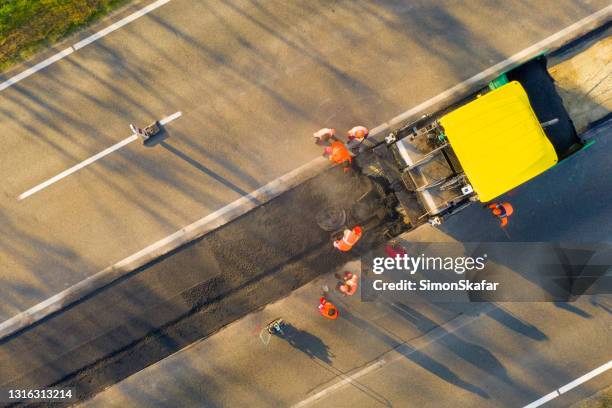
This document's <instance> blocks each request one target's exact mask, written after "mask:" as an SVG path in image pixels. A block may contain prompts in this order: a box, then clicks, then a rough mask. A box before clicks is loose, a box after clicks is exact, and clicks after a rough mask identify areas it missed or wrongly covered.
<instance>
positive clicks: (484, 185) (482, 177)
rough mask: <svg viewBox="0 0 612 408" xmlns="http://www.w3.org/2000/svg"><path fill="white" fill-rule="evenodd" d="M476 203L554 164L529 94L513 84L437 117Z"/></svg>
mask: <svg viewBox="0 0 612 408" xmlns="http://www.w3.org/2000/svg"><path fill="white" fill-rule="evenodd" d="M440 124H441V125H442V127H443V128H444V133H446V136H447V137H448V140H449V142H450V145H451V147H452V148H453V151H454V152H455V154H456V155H457V158H458V159H459V162H460V163H461V166H462V167H463V170H464V171H465V174H466V175H467V177H468V179H469V181H470V184H471V185H472V187H473V188H474V191H476V193H477V194H478V196H479V199H480V201H482V202H486V201H489V200H491V199H493V198H495V197H497V196H499V195H501V194H503V193H505V192H507V191H509V190H511V189H513V188H514V187H516V186H518V185H520V184H523V183H525V182H526V181H528V180H530V179H532V178H534V177H535V176H537V175H538V174H540V173H542V172H544V171H545V170H547V169H549V168H550V167H552V166H554V165H555V164H556V163H557V154H556V153H555V149H554V147H553V145H552V144H551V143H550V141H549V140H548V138H547V137H546V135H545V134H544V130H543V129H542V126H540V123H539V121H538V118H537V117H536V115H535V113H534V112H533V109H531V105H530V104H529V98H528V97H527V93H526V92H525V90H524V89H523V87H522V86H521V84H520V83H518V82H516V81H513V82H510V83H509V84H506V85H504V86H502V87H501V88H498V89H496V90H494V91H492V92H489V93H487V94H485V95H483V96H482V97H480V98H477V99H476V100H475V101H473V102H470V103H468V104H467V105H465V106H462V107H460V108H459V109H457V110H455V111H453V112H451V113H449V114H448V115H445V116H443V117H442V119H440Z"/></svg>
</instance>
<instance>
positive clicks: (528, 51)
mask: <svg viewBox="0 0 612 408" xmlns="http://www.w3.org/2000/svg"><path fill="white" fill-rule="evenodd" d="M610 14H612V4H611V5H609V6H607V7H604V8H603V9H601V10H599V11H597V12H595V13H593V14H591V15H590V16H587V17H585V18H583V19H582V20H580V21H577V22H576V23H574V24H572V25H570V26H568V27H566V28H564V29H563V30H561V31H558V32H556V33H555V34H552V35H551V36H549V37H546V38H545V39H543V40H542V41H539V42H537V43H535V44H533V45H532V46H531V47H528V48H525V49H524V50H522V51H519V52H517V53H516V54H514V55H512V56H511V57H509V58H506V59H505V60H503V61H501V62H499V63H497V64H495V65H493V66H492V67H490V68H488V69H486V70H484V71H482V72H480V73H478V74H476V75H474V76H473V77H471V78H468V79H466V80H465V81H463V82H461V83H459V84H457V85H455V86H453V87H452V88H449V89H447V90H446V91H444V92H442V93H440V94H439V95H436V96H434V97H433V98H431V99H429V100H427V101H425V102H423V103H421V104H420V105H417V106H415V107H414V108H412V109H410V110H407V111H406V112H404V113H402V114H400V115H398V116H396V117H394V118H393V119H391V120H390V121H389V122H387V123H383V124H381V125H379V126H377V127H376V128H374V129H372V131H371V133H375V130H383V129H385V128H387V127H391V126H394V125H398V124H400V123H402V122H404V121H406V120H408V119H410V118H412V117H414V116H415V115H417V114H419V113H421V112H423V111H426V110H427V109H429V108H430V107H431V106H433V105H435V104H437V103H439V102H443V101H445V100H447V99H448V98H451V97H452V96H453V95H459V94H461V93H464V92H465V89H466V87H468V86H470V85H475V84H478V83H481V82H482V81H484V80H485V79H487V78H489V77H491V76H493V75H496V74H498V73H500V72H505V71H507V70H509V69H511V68H512V67H514V66H515V65H516V64H517V63H519V62H521V61H524V60H526V59H527V58H530V57H534V56H536V55H537V54H539V53H540V52H542V50H546V49H547V48H548V47H549V46H550V45H552V44H554V43H555V42H557V41H559V40H561V39H563V38H565V37H567V36H568V35H570V34H571V33H573V32H574V31H578V30H580V29H581V28H582V27H584V26H588V25H589V24H591V23H592V22H594V21H599V20H600V19H602V18H605V17H608V18H609V17H610Z"/></svg>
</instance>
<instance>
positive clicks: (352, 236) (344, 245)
mask: <svg viewBox="0 0 612 408" xmlns="http://www.w3.org/2000/svg"><path fill="white" fill-rule="evenodd" d="M361 234H362V230H361V227H355V228H353V229H352V230H350V229H348V228H347V229H345V230H344V233H343V235H342V239H339V240H336V241H334V247H336V248H337V249H339V250H340V251H342V252H347V251H350V250H351V248H353V246H354V245H355V244H356V243H357V241H359V239H360V238H361Z"/></svg>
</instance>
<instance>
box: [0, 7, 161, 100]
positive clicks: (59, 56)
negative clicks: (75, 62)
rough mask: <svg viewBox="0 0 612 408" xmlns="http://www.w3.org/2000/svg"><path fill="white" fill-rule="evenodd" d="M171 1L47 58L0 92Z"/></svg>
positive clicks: (3, 84)
mask: <svg viewBox="0 0 612 408" xmlns="http://www.w3.org/2000/svg"><path fill="white" fill-rule="evenodd" d="M170 1H172V0H157V1H155V2H153V3H151V4H149V5H148V6H146V7H143V8H142V9H140V10H138V11H135V12H134V13H132V14H130V15H129V16H127V17H124V18H122V19H121V20H119V21H117V22H116V23H113V24H111V25H110V26H108V27H106V28H104V29H102V30H100V31H98V32H97V33H95V34H92V35H90V36H89V37H87V38H85V39H83V40H81V41H79V42H77V43H76V44H74V45H73V46H71V47H68V48H66V49H65V50H63V51H60V52H58V53H57V54H55V55H53V56H51V57H49V58H47V59H46V60H44V61H42V62H39V63H38V64H36V65H34V66H32V67H30V68H28V69H26V70H25V71H23V72H21V73H19V74H17V75H15V76H13V77H11V78H9V79H7V80H6V81H4V82H2V83H0V91H3V90H5V89H6V88H8V87H10V86H12V85H15V84H16V83H17V82H19V81H21V80H22V79H25V78H27V77H29V76H30V75H32V74H34V73H36V72H38V71H40V70H41V69H43V68H46V67H48V66H49V65H51V64H53V63H55V62H57V61H59V60H61V59H63V58H65V57H67V56H68V55H70V54H72V53H73V52H74V51H77V50H80V49H81V48H83V47H85V46H87V45H89V44H91V43H92V42H94V41H97V40H99V39H100V38H102V37H104V36H106V35H108V34H110V33H112V32H113V31H115V30H117V29H119V28H121V27H123V26H124V25H126V24H129V23H131V22H132V21H134V20H136V19H138V18H140V17H142V16H144V15H145V14H148V13H150V12H151V11H153V10H155V9H157V8H159V7H161V6H163V5H164V4H166V3H169V2H170Z"/></svg>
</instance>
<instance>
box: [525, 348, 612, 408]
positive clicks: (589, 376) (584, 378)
mask: <svg viewBox="0 0 612 408" xmlns="http://www.w3.org/2000/svg"><path fill="white" fill-rule="evenodd" d="M611 368H612V360H610V361H608V362H607V363H606V364H604V365H602V366H599V367H597V368H596V369H594V370H591V371H589V372H588V373H586V374H585V375H583V376H581V377H578V378H576V379H575V380H574V381H572V382H570V383H568V384H566V385H564V386H563V387H560V388H558V389H556V390H555V391H553V392H551V393H550V394H546V395H545V396H543V397H542V398H540V399H538V400H536V401H533V402H532V403H531V404H527V405H525V406H524V407H523V408H536V407H539V406H541V405H544V404H546V403H547V402H549V401H551V400H553V399H555V398H557V397H558V396H559V395H561V394H565V393H566V392H568V391H569V390H572V389H574V388H576V387H578V386H579V385H581V384H584V383H585V382H587V381H589V380H590V379H592V378H594V377H597V376H598V375H600V374H603V373H605V372H606V371H608V370H609V369H611Z"/></svg>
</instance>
